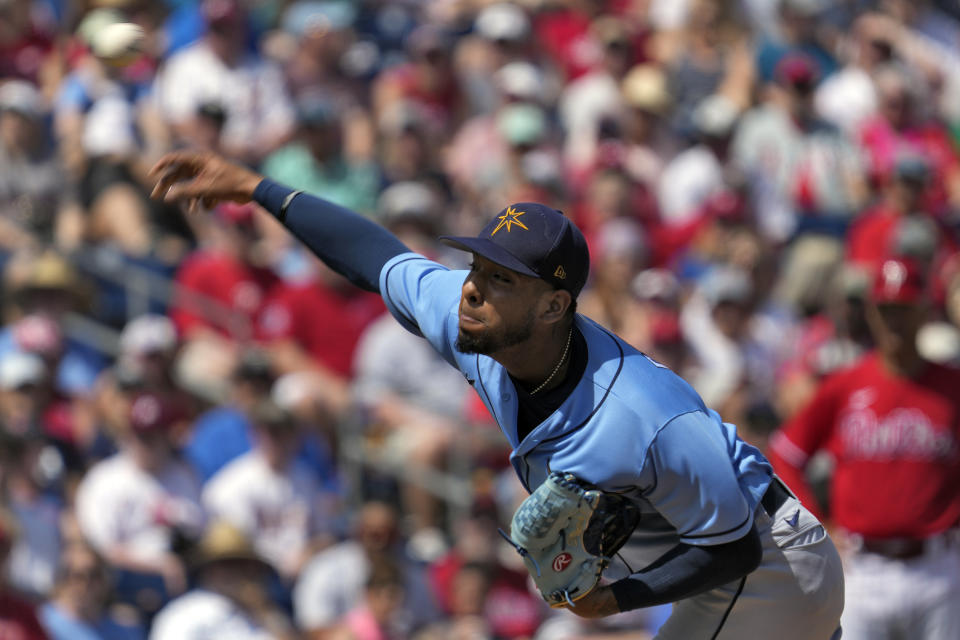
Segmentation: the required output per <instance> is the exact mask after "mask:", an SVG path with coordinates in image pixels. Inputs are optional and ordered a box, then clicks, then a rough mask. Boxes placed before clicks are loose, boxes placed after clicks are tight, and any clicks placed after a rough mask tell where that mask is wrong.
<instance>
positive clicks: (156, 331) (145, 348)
mask: <svg viewBox="0 0 960 640" xmlns="http://www.w3.org/2000/svg"><path fill="white" fill-rule="evenodd" d="M176 345H177V331H176V329H175V328H174V326H173V322H171V321H170V318H168V317H166V316H161V315H157V314H147V315H143V316H140V317H138V318H134V319H133V320H131V321H130V322H128V323H127V326H125V327H124V328H123V332H122V333H121V334H120V350H121V351H122V352H123V353H124V354H127V355H144V354H148V353H158V352H165V351H170V350H171V349H173V348H174V347H175V346H176Z"/></svg>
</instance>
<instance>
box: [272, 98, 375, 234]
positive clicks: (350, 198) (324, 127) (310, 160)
mask: <svg viewBox="0 0 960 640" xmlns="http://www.w3.org/2000/svg"><path fill="white" fill-rule="evenodd" d="M345 115H346V113H345V111H344V109H343V108H342V107H341V106H339V105H338V104H337V103H335V102H334V101H333V100H331V99H330V98H329V97H327V96H321V95H318V94H307V95H303V96H301V98H300V99H299V101H298V102H297V122H298V124H299V130H298V133H299V135H298V136H297V140H295V141H293V142H290V143H288V144H286V145H284V146H283V147H281V148H280V149H278V150H276V151H274V152H273V153H271V154H270V155H269V156H267V158H266V159H265V160H264V162H263V171H264V174H265V175H267V176H270V177H271V178H272V179H274V180H278V181H280V182H283V183H284V184H289V185H291V186H293V187H294V188H296V189H302V190H304V191H308V192H310V193H325V194H327V198H328V199H329V200H330V201H331V202H335V203H337V204H339V205H341V206H343V207H347V208H348V209H351V210H354V211H359V212H360V213H365V214H368V215H370V214H372V213H373V211H374V209H375V208H376V195H377V193H376V192H377V186H378V184H379V181H380V175H379V172H378V171H377V167H376V166H375V165H374V164H373V162H372V161H371V160H372V159H370V158H367V159H363V158H352V157H350V156H349V155H347V154H345V153H344V142H345V141H344V134H345V131H344V129H345V128H346V126H345V124H344V120H345Z"/></svg>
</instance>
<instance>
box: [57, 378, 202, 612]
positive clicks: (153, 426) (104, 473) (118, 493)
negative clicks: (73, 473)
mask: <svg viewBox="0 0 960 640" xmlns="http://www.w3.org/2000/svg"><path fill="white" fill-rule="evenodd" d="M180 420H181V418H180V415H179V412H178V409H177V407H176V406H175V405H174V403H173V402H172V401H171V400H169V399H167V398H164V397H163V396H159V395H156V394H153V393H148V392H145V393H141V394H140V395H138V396H137V397H136V398H135V399H134V400H133V402H132V403H131V406H130V419H129V429H128V431H127V433H126V434H125V435H124V436H123V439H122V440H121V443H120V452H119V453H117V454H115V455H114V456H112V457H110V458H107V459H106V460H103V461H102V462H99V463H97V464H96V465H94V467H93V468H92V469H90V471H89V472H88V473H87V475H86V476H85V477H84V479H83V481H82V482H81V483H80V486H79V487H78V489H77V497H76V514H77V521H78V523H79V526H80V530H81V532H82V533H83V535H84V537H85V538H87V540H89V542H90V543H91V544H92V545H93V547H94V548H95V549H96V550H97V551H98V552H99V553H100V554H101V555H103V556H104V558H106V559H107V561H108V562H109V563H110V564H112V565H113V566H114V567H117V568H120V569H126V570H128V571H132V572H135V573H146V574H159V575H160V576H162V577H163V580H164V585H165V587H166V590H167V593H168V595H173V594H177V593H180V592H182V591H183V589H184V588H185V587H186V572H185V569H184V566H183V563H182V561H181V560H180V558H179V557H178V556H177V555H176V554H175V553H174V550H173V545H174V541H175V540H176V539H178V537H180V536H183V537H185V538H190V537H196V536H198V535H199V534H200V532H201V531H202V530H203V526H204V523H205V516H204V512H203V508H202V507H201V506H200V488H199V483H198V482H197V479H196V477H195V476H194V475H193V472H192V471H191V470H190V468H189V467H188V466H187V465H186V464H185V463H183V462H182V461H180V460H179V459H178V458H177V456H176V454H175V452H174V448H173V443H172V438H171V431H172V429H173V428H175V427H176V426H177V423H178V422H179V421H180Z"/></svg>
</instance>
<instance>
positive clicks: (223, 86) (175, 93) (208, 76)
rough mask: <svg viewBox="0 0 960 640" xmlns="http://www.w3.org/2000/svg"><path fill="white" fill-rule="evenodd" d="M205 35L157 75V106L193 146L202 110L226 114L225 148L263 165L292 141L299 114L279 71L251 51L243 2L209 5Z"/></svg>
mask: <svg viewBox="0 0 960 640" xmlns="http://www.w3.org/2000/svg"><path fill="white" fill-rule="evenodd" d="M200 7H201V12H202V15H203V18H204V21H205V23H206V26H207V29H206V33H205V35H204V36H203V37H202V38H201V39H200V40H199V41H197V42H195V43H193V44H191V45H190V46H188V47H186V48H184V49H182V50H180V51H177V52H176V53H174V54H173V55H171V56H170V58H168V59H167V60H166V61H165V62H164V64H163V65H162V66H161V68H160V70H159V72H158V74H157V82H156V88H155V91H156V100H157V104H158V105H159V108H160V111H161V113H162V114H163V116H164V118H166V120H167V122H168V123H169V124H170V126H171V127H172V128H173V132H174V134H175V136H176V139H177V140H178V141H180V142H182V143H189V142H190V140H192V138H193V136H194V130H195V128H196V126H197V124H196V118H197V116H198V113H199V112H198V109H199V107H200V106H201V105H204V104H207V103H209V102H210V101H216V102H217V103H218V104H220V105H221V106H222V108H223V109H224V112H225V113H226V119H225V121H224V125H223V135H222V140H221V144H222V145H223V149H224V150H225V151H226V152H227V153H228V154H229V155H231V156H232V157H234V158H237V159H239V160H243V161H247V162H258V161H260V160H262V159H263V158H264V157H266V155H267V154H268V153H270V152H271V151H273V150H274V149H277V148H278V147H279V146H280V145H282V144H283V143H284V142H286V141H287V139H288V138H289V136H290V134H291V132H292V131H293V127H294V120H295V115H294V109H293V106H292V104H291V102H290V98H289V95H288V92H287V90H286V88H285V87H284V83H283V75H282V73H281V72H280V70H279V69H277V68H276V67H274V66H272V65H271V64H269V63H268V62H266V61H264V60H263V59H261V58H260V57H258V56H257V55H255V54H254V53H252V52H250V51H249V50H248V49H247V44H248V41H247V36H248V31H247V26H246V25H247V20H248V17H249V16H248V15H247V14H246V10H245V8H244V4H243V3H242V2H239V1H238V0H203V2H201V4H200Z"/></svg>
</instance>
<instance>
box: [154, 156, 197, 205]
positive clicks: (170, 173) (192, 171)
mask: <svg viewBox="0 0 960 640" xmlns="http://www.w3.org/2000/svg"><path fill="white" fill-rule="evenodd" d="M202 169H203V163H202V158H201V156H200V154H197V153H194V152H180V153H168V154H167V155H165V156H163V157H162V158H160V160H158V161H157V163H156V164H155V165H153V167H152V168H151V169H150V177H153V178H157V183H156V185H155V186H154V187H153V191H152V192H151V193H150V196H151V197H153V198H156V197H164V196H166V195H167V193H168V191H169V189H170V187H171V186H172V185H173V184H174V183H176V182H180V181H182V180H184V179H186V178H192V177H195V176H197V175H198V174H199V173H200V172H201V170H202ZM181 197H182V196H181ZM168 199H169V198H168Z"/></svg>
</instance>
